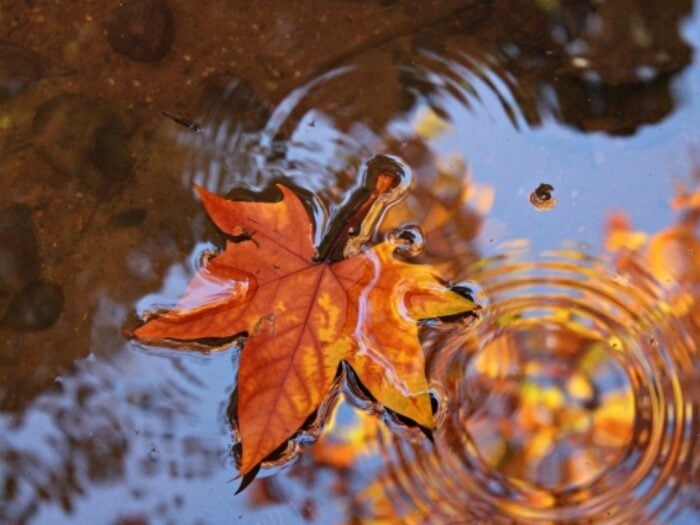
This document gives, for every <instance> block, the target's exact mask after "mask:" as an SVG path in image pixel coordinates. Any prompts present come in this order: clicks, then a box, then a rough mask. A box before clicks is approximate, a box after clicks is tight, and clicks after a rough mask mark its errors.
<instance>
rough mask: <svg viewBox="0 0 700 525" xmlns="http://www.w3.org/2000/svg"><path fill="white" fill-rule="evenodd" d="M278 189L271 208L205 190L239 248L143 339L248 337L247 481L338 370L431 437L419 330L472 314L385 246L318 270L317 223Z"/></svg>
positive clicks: (203, 273) (207, 269) (242, 387)
mask: <svg viewBox="0 0 700 525" xmlns="http://www.w3.org/2000/svg"><path fill="white" fill-rule="evenodd" d="M278 187H279V189H280V191H281V192H282V200H281V201H279V202H273V203H270V202H242V201H230V200H226V199H223V198H221V197H219V196H217V195H215V194H213V193H209V192H208V191H206V190H204V189H202V188H197V191H198V192H199V195H200V197H201V198H202V201H203V203H204V206H205V208H206V210H207V212H208V213H209V215H210V217H211V218H212V220H213V221H214V223H215V224H216V225H217V226H218V227H219V228H220V229H221V230H222V231H223V232H225V233H227V234H229V235H230V236H232V237H233V238H234V239H235V240H231V241H229V242H228V243H227V245H226V249H225V251H224V252H223V253H221V254H220V255H218V256H216V257H213V258H212V259H210V260H209V261H208V262H207V263H206V265H205V266H204V267H203V268H202V269H201V270H200V271H199V272H198V273H197V275H196V276H195V277H194V279H193V280H192V282H191V283H190V285H189V287H188V289H187V290H186V291H185V293H184V295H183V297H182V298H181V299H180V301H179V302H178V304H177V305H176V307H175V308H174V309H173V310H171V311H169V312H166V313H163V314H161V315H159V316H157V317H155V318H153V319H151V320H149V321H148V322H147V323H145V324H144V325H143V326H141V327H140V328H138V329H137V330H136V332H135V336H136V337H137V338H139V339H141V340H143V341H147V342H150V343H155V342H159V341H160V342H163V341H164V340H165V341H167V340H176V341H197V340H201V339H205V338H230V337H232V336H235V335H236V334H242V333H246V334H247V335H248V337H247V340H246V343H245V347H244V348H243V351H242V355H241V361H240V368H239V371H238V407H237V410H238V413H237V417H238V424H239V428H240V432H241V445H242V466H241V471H242V473H243V474H244V475H245V474H247V473H248V472H250V471H251V470H252V469H254V468H255V467H256V466H257V465H258V464H259V463H260V462H261V461H263V460H264V459H265V458H266V457H267V456H268V455H269V454H270V453H271V452H273V451H274V450H275V449H277V448H278V447H279V446H280V444H282V443H283V442H284V441H285V440H287V439H289V438H290V437H291V436H292V435H293V434H294V433H296V432H297V431H298V430H299V429H300V428H301V427H302V425H303V424H304V422H305V421H306V420H307V418H308V417H309V416H310V415H311V414H312V413H313V412H314V411H315V410H316V409H317V408H318V406H319V405H320V404H321V403H322V402H323V400H324V398H325V397H326V396H327V394H328V391H329V389H330V387H331V384H332V382H333V380H334V378H335V377H336V374H337V371H338V367H339V365H340V363H341V361H346V362H347V363H348V364H349V365H350V366H351V367H352V368H353V370H354V371H355V373H356V374H357V376H358V377H359V379H360V380H361V381H362V383H363V385H364V386H365V387H366V388H367V389H368V390H369V392H370V393H371V394H372V395H373V396H374V397H375V398H376V399H377V400H378V401H379V402H380V403H382V404H383V405H384V406H385V407H387V408H389V409H390V410H392V411H394V412H396V413H398V414H400V415H402V416H405V417H408V418H410V419H412V420H413V421H415V422H416V423H418V424H419V425H422V426H424V427H428V428H432V427H433V416H432V411H431V406H430V396H429V392H428V383H427V380H426V377H425V370H424V358H423V352H422V349H421V346H420V342H419V340H418V323H417V321H418V320H421V319H427V318H434V317H442V316H448V315H454V314H458V313H463V312H466V311H470V310H473V309H474V307H475V306H474V304H473V303H472V302H471V301H469V300H467V299H465V298H464V297H462V296H460V295H458V294H456V293H454V292H452V291H450V290H449V289H448V288H447V287H446V286H445V285H444V284H442V283H441V281H440V279H439V277H437V276H436V275H435V272H434V270H433V269H432V268H431V267H429V266H425V265H417V264H408V263H406V262H402V261H399V260H398V259H396V258H395V257H394V253H393V252H394V249H395V245H394V244H391V243H388V242H385V243H381V244H379V245H377V246H374V247H373V248H370V249H366V250H364V251H360V252H359V253H358V254H357V255H355V256H352V257H349V258H346V259H344V260H341V261H336V262H333V261H332V260H322V261H318V260H317V250H316V247H315V246H314V244H313V238H314V237H313V224H312V222H311V220H310V218H309V215H308V213H307V212H306V210H305V208H304V206H303V204H302V202H301V201H300V200H299V198H298V197H297V196H296V195H295V194H294V193H293V192H292V191H291V190H289V189H288V188H286V187H284V186H281V185H280V186H278Z"/></svg>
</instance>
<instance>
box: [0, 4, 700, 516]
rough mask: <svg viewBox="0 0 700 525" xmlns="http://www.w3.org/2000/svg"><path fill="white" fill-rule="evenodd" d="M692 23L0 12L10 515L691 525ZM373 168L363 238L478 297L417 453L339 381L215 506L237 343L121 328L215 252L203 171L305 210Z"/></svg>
mask: <svg viewBox="0 0 700 525" xmlns="http://www.w3.org/2000/svg"><path fill="white" fill-rule="evenodd" d="M698 9H699V7H698V5H697V3H695V4H694V3H693V2H691V1H689V0H680V1H677V2H663V3H661V2H656V3H649V2H642V1H635V0H624V1H619V2H586V1H582V2H568V1H566V2H565V1H534V0H533V1H532V2H529V1H528V2H521V1H517V2H516V1H515V0H513V1H505V0H504V1H492V2H487V1H480V0H462V1H441V2H437V1H436V2H430V1H427V2H425V1H424V2H410V1H405V2H403V1H391V2H380V1H362V2H352V3H347V4H343V3H334V4H333V5H329V4H328V3H326V2H314V1H309V2H303V3H301V4H299V3H296V2H295V3H291V2H290V3H286V4H284V5H282V4H280V3H279V2H265V1H263V2H247V1H240V2H230V1H226V0H211V1H206V2H197V3H196V4H195V3H186V2H179V1H174V0H158V1H150V0H134V1H129V2H124V3H119V2H107V3H103V4H99V5H98V4H85V3H81V2H58V3H46V2H25V1H20V0H9V1H5V2H3V3H2V6H1V7H0V26H2V27H3V30H4V33H3V37H2V40H1V41H0V181H1V182H2V187H3V188H4V190H5V191H3V192H0V458H1V460H0V521H2V522H7V523H67V522H71V523H76V522H80V523H92V522H96V521H98V522H105V523H229V522H231V521H234V522H245V523H276V522H284V523H290V522H306V521H310V522H318V523H335V522H346V521H351V520H352V519H353V518H357V519H359V520H361V521H362V520H365V521H369V520H372V519H380V520H382V519H383V520H388V521H391V520H396V519H401V520H403V521H406V522H416V523H420V522H429V521H431V520H432V522H435V520H438V519H440V518H442V521H443V522H451V521H454V520H455V519H459V520H465V519H471V520H473V521H476V522H478V520H496V521H499V520H500V522H503V523H507V522H509V521H508V520H518V521H519V522H523V523H529V522H532V523H537V522H543V521H547V522H557V521H563V520H569V522H571V521H576V520H586V519H595V520H596V521H597V522H601V523H626V522H629V521H633V520H634V521H637V522H640V523H647V522H648V523H679V524H680V523H690V522H694V521H697V520H699V519H700V504H699V503H698V501H700V467H699V466H698V463H697V459H696V458H697V457H700V453H699V452H698V450H697V447H698V434H700V430H699V429H698V421H697V412H698V410H700V407H699V404H700V393H699V392H698V386H697V383H698V382H697V380H698V378H699V377H700V363H699V359H700V357H699V356H698V348H697V341H698V340H700V317H698V313H697V312H698V311H699V310H700V308H699V307H698V305H697V301H698V297H700V259H699V257H700V255H699V254H700V240H699V239H698V225H697V224H698V223H697V221H698V217H699V215H700V211H699V210H700V199H698V197H697V195H698V189H699V188H698V184H699V182H698V181H699V180H700V177H699V176H698V173H700V170H699V169H698V162H699V160H698V151H700V150H699V149H698V148H700V144H699V143H698V141H700V137H699V136H698V131H697V122H698V121H699V120H700V101H699V100H698V98H697V93H699V92H700V64H699V63H698V59H697V49H698V46H699V45H700V18H698V17H699V16H700V15H698ZM514 13H517V14H514ZM164 113H167V114H168V115H169V116H164ZM173 117H176V118H173ZM377 154H388V155H393V156H396V157H397V158H399V159H401V161H402V162H404V163H405V164H406V165H407V166H408V167H409V168H410V170H411V172H412V176H413V185H412V188H411V191H410V192H409V194H408V195H407V196H406V197H405V198H404V200H402V201H401V202H400V203H398V204H397V205H395V206H393V207H392V208H391V209H390V210H389V211H388V213H387V214H386V215H385V216H384V217H383V220H382V221H381V223H380V226H379V228H378V231H376V232H375V233H374V239H375V240H379V239H382V238H388V239H393V240H394V241H395V242H397V244H398V245H400V246H401V247H402V249H403V250H404V251H405V255H406V256H410V257H412V258H414V259H415V260H417V261H420V262H425V263H430V264H434V265H436V266H437V268H438V269H439V270H440V271H441V272H442V273H443V274H444V275H446V276H447V278H448V279H449V280H450V281H451V282H452V283H460V282H465V283H466V285H465V286H469V288H470V289H471V290H472V292H473V293H474V296H475V298H476V299H477V301H478V302H480V303H481V304H482V306H483V315H482V316H481V320H480V322H479V323H473V322H471V321H469V322H464V323H444V324H441V323H434V324H432V325H430V326H427V327H426V329H425V334H424V347H425V349H426V352H427V355H428V357H429V367H428V375H429V378H431V380H432V381H433V382H434V383H433V385H434V387H435V389H436V392H437V393H438V395H439V397H440V399H441V405H440V411H439V412H438V414H439V417H440V421H441V423H440V426H439V428H438V430H437V431H436V433H435V446H434V447H433V446H432V445H430V443H429V441H428V440H427V439H426V438H425V436H424V435H423V434H422V433H420V431H417V430H416V429H411V428H406V427H404V426H403V425H402V424H400V422H398V421H395V420H393V419H392V418H391V417H389V416H387V415H386V414H384V415H383V416H381V417H374V416H369V415H367V414H368V412H377V408H376V407H373V406H372V403H371V402H369V401H367V400H366V399H364V398H363V396H362V395H361V392H359V391H358V390H357V389H353V388H352V385H350V386H348V387H347V388H346V389H345V390H343V391H341V392H339V394H338V395H339V396H340V398H339V399H340V401H339V402H338V403H337V404H335V405H333V406H329V407H327V408H328V411H329V414H328V416H327V419H328V421H325V423H326V424H325V432H324V433H323V434H321V438H320V439H319V440H318V441H317V442H316V443H315V444H311V443H308V442H303V443H301V442H300V443H299V447H300V450H302V451H303V454H302V455H301V456H300V457H299V458H298V459H297V460H295V462H293V464H291V465H287V466H285V467H282V466H280V467H277V468H274V469H272V470H271V471H264V472H262V473H261V479H258V480H256V481H254V482H253V483H252V484H251V486H250V487H249V488H248V489H247V490H246V491H245V492H244V493H243V494H241V495H238V496H234V492H235V490H236V488H237V486H238V482H239V480H235V479H234V478H235V476H236V474H237V471H236V468H235V458H234V456H235V454H234V452H235V436H234V435H233V434H232V424H231V421H230V413H231V409H230V406H229V405H230V402H231V397H232V395H233V392H234V390H235V377H236V371H237V366H238V354H237V348H235V347H231V348H230V349H229V350H226V351H224V352H223V353H218V354H216V355H212V356H203V355H201V354H199V353H196V352H177V351H174V350H172V349H170V350H168V349H157V348H150V347H149V348H145V347H142V346H139V345H137V344H135V343H133V342H130V341H127V340H126V339H125V338H124V336H123V332H122V331H123V327H124V325H125V323H126V324H127V325H129V323H132V324H133V322H134V319H135V318H136V316H137V315H141V314H143V313H144V312H146V311H148V310H150V309H153V308H156V307H167V306H170V305H172V304H174V303H175V302H176V301H177V299H178V297H179V296H180V294H181V293H182V291H183V290H184V288H185V286H186V284H187V282H188V281H189V280H190V278H191V277H192V275H193V273H194V272H195V271H196V269H197V268H198V267H199V265H200V264H201V260H202V258H203V257H204V258H206V256H207V254H210V253H212V252H213V251H215V250H217V249H220V248H221V247H222V246H223V244H224V241H225V239H223V237H222V235H221V234H220V233H219V232H217V231H216V229H215V228H214V227H213V226H212V225H211V224H210V222H209V221H208V220H207V219H206V217H205V215H204V213H203V211H202V208H201V206H200V204H199V202H198V201H197V199H196V198H195V194H194V192H193V191H192V183H198V184H202V185H204V186H205V187H207V188H208V189H209V190H211V191H216V192H219V193H221V194H228V195H242V194H247V195H256V194H257V193H258V192H261V191H264V190H269V188H270V187H271V186H272V184H273V183H274V182H280V181H281V182H284V183H285V184H287V185H289V186H291V187H295V188H297V189H299V190H300V194H301V195H302V196H303V197H304V199H305V200H306V201H307V204H308V207H309V209H310V210H312V211H313V213H314V215H315V217H316V218H317V220H318V221H323V220H326V219H327V218H328V217H330V216H332V215H334V214H337V213H338V210H340V209H341V208H342V207H343V204H344V203H345V201H346V199H348V195H350V194H353V193H356V192H357V191H359V190H360V188H359V186H360V185H361V179H362V174H361V170H362V166H363V165H364V163H366V162H367V161H368V160H369V159H370V158H372V157H373V156H374V155H377ZM543 181H544V182H546V184H548V185H550V186H551V187H553V188H556V191H555V192H553V193H552V194H551V197H554V196H556V199H557V201H558V203H557V205H556V207H554V208H553V209H551V210H550V211H548V213H538V210H537V209H535V207H533V204H531V202H530V194H531V192H533V190H535V189H536V188H538V186H539V185H540V184H541V183H543ZM317 241H320V239H317ZM380 415H381V414H380ZM302 441H303V440H302ZM307 441H308V440H307ZM270 474H274V476H269V475H270ZM467 517H468V518H467Z"/></svg>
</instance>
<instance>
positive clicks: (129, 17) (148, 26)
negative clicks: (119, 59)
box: [107, 0, 175, 62]
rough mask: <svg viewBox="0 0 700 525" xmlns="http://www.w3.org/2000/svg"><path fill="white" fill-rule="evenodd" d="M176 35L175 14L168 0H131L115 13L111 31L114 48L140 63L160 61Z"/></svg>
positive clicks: (108, 35) (108, 34) (108, 38)
mask: <svg viewBox="0 0 700 525" xmlns="http://www.w3.org/2000/svg"><path fill="white" fill-rule="evenodd" d="M174 36H175V31H174V24H173V15H172V12H171V11H170V7H168V4H167V3H165V2H164V0H130V1H127V2H125V3H124V4H123V5H122V6H121V7H120V8H119V9H117V11H116V12H115V14H114V18H113V19H112V23H111V24H110V26H109V29H108V30H107V40H108V41H109V44H110V45H111V46H112V48H113V49H114V50H115V51H117V52H118V53H121V54H122V55H126V56H128V57H129V58H131V59H133V60H138V61H139V62H157V61H158V60H160V59H162V58H163V57H164V56H165V55H167V54H168V52H169V51H170V48H171V47H172V45H173V39H174Z"/></svg>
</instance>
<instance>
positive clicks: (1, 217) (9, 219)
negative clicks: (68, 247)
mask: <svg viewBox="0 0 700 525" xmlns="http://www.w3.org/2000/svg"><path fill="white" fill-rule="evenodd" d="M38 276H39V249H38V246H37V242H36V237H35V236H34V225H33V222H32V215H31V211H30V209H29V207H28V206H26V205H24V204H13V205H11V206H8V207H6V208H2V209H0V295H1V294H2V293H3V292H5V293H7V294H13V293H15V292H18V291H19V290H21V289H22V288H24V287H25V286H27V284H29V283H30V282H31V281H33V280H35V279H36V278H37V277H38ZM2 302H3V300H2V297H0V303H2ZM1 310H2V305H1V304H0V312H1Z"/></svg>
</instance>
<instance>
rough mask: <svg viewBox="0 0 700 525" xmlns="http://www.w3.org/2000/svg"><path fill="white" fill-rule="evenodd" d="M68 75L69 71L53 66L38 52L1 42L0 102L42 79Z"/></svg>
mask: <svg viewBox="0 0 700 525" xmlns="http://www.w3.org/2000/svg"><path fill="white" fill-rule="evenodd" d="M67 73H68V70H67V69H65V68H62V67H59V66H57V65H55V64H52V63H51V62H50V61H49V60H48V59H46V58H45V57H43V56H42V55H40V54H39V53H37V52H36V51H33V50H31V49H25V48H23V47H20V46H18V45H16V44H12V43H10V42H0V100H2V99H3V98H6V97H11V96H12V95H16V94H17V93H20V92H21V91H22V90H24V89H26V88H27V87H29V86H30V85H31V84H32V83H34V82H36V81H37V80H39V79H41V78H45V77H51V76H58V75H65V74H67Z"/></svg>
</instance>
